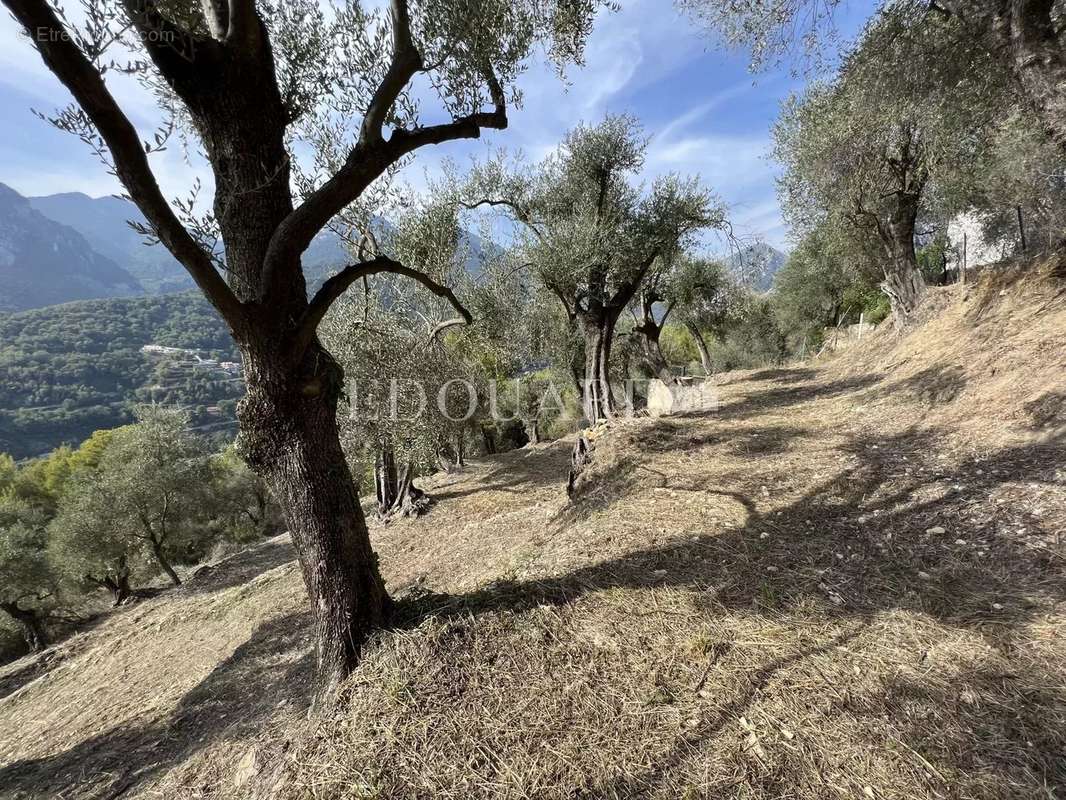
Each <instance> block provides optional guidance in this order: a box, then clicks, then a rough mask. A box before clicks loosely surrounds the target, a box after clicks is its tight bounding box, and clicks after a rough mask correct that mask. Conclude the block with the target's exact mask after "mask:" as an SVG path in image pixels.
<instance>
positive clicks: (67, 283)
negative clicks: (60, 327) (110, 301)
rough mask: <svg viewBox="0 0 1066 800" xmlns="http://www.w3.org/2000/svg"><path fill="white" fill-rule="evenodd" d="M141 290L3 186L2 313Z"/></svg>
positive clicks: (65, 229) (124, 273)
mask: <svg viewBox="0 0 1066 800" xmlns="http://www.w3.org/2000/svg"><path fill="white" fill-rule="evenodd" d="M143 291H144V289H143V288H142V287H141V285H140V283H139V282H138V281H137V280H136V278H134V277H133V276H132V275H131V274H130V273H129V272H127V271H126V270H124V269H122V267H120V266H119V264H118V263H116V262H115V261H114V260H113V259H111V258H108V257H106V256H103V255H101V254H100V253H98V252H97V251H96V250H94V249H93V247H92V246H91V245H90V244H89V242H88V241H86V239H85V237H84V236H82V235H81V234H80V233H79V232H78V231H77V230H76V229H74V228H71V227H68V226H67V225H63V224H61V223H58V222H56V221H55V220H53V219H49V218H48V217H47V216H45V215H44V214H42V213H40V212H39V211H37V210H36V209H35V208H34V207H33V206H32V205H31V204H30V202H29V201H28V200H27V199H26V198H24V197H23V196H22V195H20V194H19V193H18V192H16V191H15V190H14V189H11V188H10V187H8V186H5V185H4V184H2V183H0V311H20V310H23V309H28V308H37V307H40V306H47V305H54V304H56V303H66V302H70V301H71V300H87V299H92V298H97V297H122V296H128V295H136V294H141V293H143Z"/></svg>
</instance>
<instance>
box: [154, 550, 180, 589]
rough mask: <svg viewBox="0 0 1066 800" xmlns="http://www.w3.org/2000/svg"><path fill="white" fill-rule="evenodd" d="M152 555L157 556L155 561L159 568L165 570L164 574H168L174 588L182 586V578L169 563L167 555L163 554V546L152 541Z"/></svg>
mask: <svg viewBox="0 0 1066 800" xmlns="http://www.w3.org/2000/svg"><path fill="white" fill-rule="evenodd" d="M152 554H153V555H154V556H155V560H156V561H158V562H159V566H161V567H162V568H163V572H165V573H166V575H167V577H168V578H169V579H170V583H171V585H172V586H181V578H179V577H178V573H176V572H175V571H174V567H172V566H170V562H169V561H167V557H166V554H165V553H164V552H163V545H162V544H160V543H159V542H157V541H156V540H155V539H153V540H152Z"/></svg>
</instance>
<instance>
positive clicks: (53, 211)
mask: <svg viewBox="0 0 1066 800" xmlns="http://www.w3.org/2000/svg"><path fill="white" fill-rule="evenodd" d="M29 201H30V204H31V205H32V206H33V208H35V209H36V210H37V211H40V212H41V213H42V214H44V215H45V216H46V217H48V218H49V219H52V220H55V221H56V222H59V223H61V224H63V225H67V226H69V227H71V228H73V229H74V230H76V231H78V232H79V233H81V234H82V235H83V236H84V237H85V238H86V239H87V240H88V242H89V243H90V244H91V245H92V246H93V248H94V249H95V250H96V251H97V252H99V253H102V254H104V255H105V256H107V257H108V258H110V259H112V260H113V261H115V262H116V263H118V264H121V265H122V266H124V267H125V268H126V269H127V270H128V271H129V272H130V273H131V274H132V275H134V276H135V277H136V278H137V280H138V281H140V283H141V285H142V286H144V288H145V289H146V290H147V291H149V292H153V293H164V292H174V291H184V290H185V289H191V288H192V287H193V282H192V279H191V278H190V277H189V275H188V273H187V272H186V271H185V269H184V268H183V267H182V266H181V264H179V263H178V262H177V261H176V260H175V259H174V258H173V256H171V255H170V253H169V252H168V251H167V249H166V248H165V247H163V246H162V245H160V244H154V245H150V246H148V245H146V244H145V240H144V237H143V236H141V235H140V234H139V233H137V232H136V231H135V230H133V228H131V227H130V226H129V224H128V222H127V221H128V220H134V221H136V222H140V223H143V222H144V217H143V216H142V215H141V213H140V211H138V210H137V207H136V206H134V205H133V204H132V203H130V202H129V201H128V200H123V199H121V198H118V197H89V196H88V195H84V194H81V193H79V192H66V193H62V194H52V195H43V196H41V197H31V198H29ZM378 222H379V224H380V225H381V226H383V227H384V228H386V229H387V228H388V227H389V223H388V222H387V221H385V220H379V221H378ZM465 235H466V237H467V239H468V241H469V244H470V249H471V259H470V264H469V268H470V269H471V271H472V272H477V270H478V268H479V267H478V265H479V264H480V259H481V258H482V256H483V255H484V254H485V253H486V249H485V245H484V244H483V243H482V241H481V240H480V239H479V238H478V237H477V236H476V235H475V234H473V233H470V232H466V233H465ZM350 261H351V255H350V254H349V253H348V251H347V250H346V249H345V247H344V244H343V243H342V241H341V239H340V237H338V236H337V235H336V234H335V233H333V232H332V231H330V230H328V229H327V230H324V231H322V232H321V233H319V234H318V235H317V236H315V238H314V239H313V240H312V241H311V244H310V246H309V247H308V248H307V251H306V252H305V253H304V256H303V264H304V271H305V273H306V275H307V280H308V288H309V289H311V290H313V289H315V288H317V286H318V285H319V284H320V283H321V282H322V281H323V280H324V279H325V278H326V277H328V276H329V275H330V274H332V273H333V272H335V271H337V270H338V269H340V268H341V267H343V266H344V265H346V264H348V263H349V262H350Z"/></svg>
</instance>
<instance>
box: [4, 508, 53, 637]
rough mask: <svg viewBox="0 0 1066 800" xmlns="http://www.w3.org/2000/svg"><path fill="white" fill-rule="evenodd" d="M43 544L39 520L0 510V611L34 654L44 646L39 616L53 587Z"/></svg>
mask: <svg viewBox="0 0 1066 800" xmlns="http://www.w3.org/2000/svg"><path fill="white" fill-rule="evenodd" d="M46 541H47V539H46V536H45V530H44V524H43V519H41V518H39V517H37V518H35V515H33V514H27V513H22V514H20V513H15V512H14V511H13V510H12V509H10V508H0V610H3V611H4V613H6V614H7V615H8V616H9V617H10V618H11V619H12V620H13V621H14V622H15V624H16V625H17V626H18V628H19V630H20V631H21V632H22V636H23V638H24V639H25V640H26V644H27V645H28V646H29V648H30V650H32V651H34V652H37V651H39V650H43V649H44V648H45V647H46V646H47V645H48V637H47V635H46V633H45V629H44V622H43V619H42V616H43V612H44V611H45V607H44V603H45V602H46V601H47V600H48V599H49V598H51V597H52V596H53V593H54V591H55V586H56V576H55V573H54V572H53V570H52V565H51V562H50V561H49V559H48V553H47V550H46V547H45V543H46Z"/></svg>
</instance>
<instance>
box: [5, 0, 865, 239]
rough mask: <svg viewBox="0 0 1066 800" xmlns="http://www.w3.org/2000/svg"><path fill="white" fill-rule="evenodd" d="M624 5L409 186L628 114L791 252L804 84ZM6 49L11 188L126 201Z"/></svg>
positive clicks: (851, 19) (167, 169) (674, 160)
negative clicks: (781, 121) (790, 161)
mask: <svg viewBox="0 0 1066 800" xmlns="http://www.w3.org/2000/svg"><path fill="white" fill-rule="evenodd" d="M872 5H873V2H872V0H857V2H855V3H853V4H852V6H851V8H850V9H849V14H848V16H847V17H844V18H842V19H840V20H839V21H838V22H839V25H840V27H841V29H842V30H843V31H844V32H845V33H851V32H853V31H855V30H856V29H857V27H858V25H859V24H860V23H861V20H862V19H864V18H865V17H866V15H868V14H869V12H870V10H871V7H872ZM622 6H623V8H622V10H621V11H619V12H617V13H604V14H603V15H602V17H601V19H600V20H599V22H598V24H597V26H596V29H595V32H594V34H593V36H592V39H591V40H590V42H589V46H588V58H587V64H586V66H585V67H584V68H582V69H574V70H571V72H570V74H569V76H568V77H569V80H568V82H567V83H568V85H564V84H563V83H562V82H560V81H559V80H558V79H557V78H556V76H555V74H554V72H553V71H552V70H551V69H550V68H548V67H546V66H544V65H543V64H539V63H535V64H534V65H533V66H532V67H531V69H530V70H529V72H528V73H527V74H526V75H525V76H524V77H523V78H522V82H521V86H522V89H523V94H524V105H523V107H522V108H520V109H517V110H513V111H512V112H511V114H510V119H511V125H510V128H509V129H508V130H507V131H505V132H502V133H498V134H497V133H493V134H491V135H488V136H486V137H485V138H484V139H483V140H481V141H479V142H477V143H467V144H452V145H446V146H443V147H438V148H435V149H434V150H433V151H432V152H426V151H423V152H422V153H421V154H420V155H419V158H418V160H417V162H416V163H415V164H414V165H413V166H412V167H411V168H409V170H408V176H407V177H408V179H409V180H410V181H411V182H412V183H413V184H415V185H419V184H422V183H423V182H424V180H425V176H426V175H427V174H428V175H432V174H433V173H434V172H436V171H437V169H438V168H439V164H440V162H441V159H442V158H445V157H451V158H456V159H459V160H460V163H461V162H462V160H463V159H464V158H465V157H467V156H469V155H473V156H475V157H476V156H477V155H478V154H480V153H484V152H485V151H486V149H487V148H490V147H493V146H505V147H506V148H507V149H508V150H512V151H513V150H521V151H523V152H524V153H526V154H527V155H529V156H530V157H533V158H539V157H541V156H542V155H544V154H545V153H547V152H548V151H550V149H551V148H552V147H553V146H554V145H555V144H556V143H557V142H558V141H559V139H560V138H561V137H562V135H563V133H564V132H565V131H566V130H567V129H568V128H569V127H571V126H573V124H574V123H575V122H577V121H578V120H586V121H596V120H597V119H600V118H602V117H603V115H604V114H605V113H608V112H610V113H621V112H628V113H632V114H634V115H636V116H637V117H638V118H639V119H640V120H641V122H642V123H643V125H644V127H645V129H646V131H647V132H648V134H649V135H650V136H651V142H650V145H649V149H648V158H647V164H646V168H645V173H646V174H645V176H644V177H645V178H647V179H650V178H652V177H654V176H655V175H658V174H663V173H667V172H671V171H674V172H680V173H682V174H697V173H698V174H699V175H700V176H701V177H702V178H703V180H704V182H705V183H706V184H707V185H708V186H710V187H711V188H713V189H714V190H715V191H716V192H717V193H718V194H719V195H720V196H721V197H722V199H723V200H724V201H725V202H726V203H727V204H728V206H729V207H730V209H731V218H732V220H733V222H734V225H735V226H736V229H737V231H738V232H739V233H740V234H742V235H745V236H752V237H763V238H765V240H766V241H768V242H769V243H771V244H773V245H775V246H777V247H781V248H786V247H787V231H786V229H785V227H784V225H783V223H782V221H781V216H780V211H779V209H778V206H777V201H776V197H775V193H774V175H775V171H776V168H775V165H774V164H773V163H771V162H770V160H769V158H768V149H769V144H770V126H771V124H772V122H773V120H774V118H775V117H776V115H777V110H778V106H779V104H780V102H781V100H782V99H784V98H785V97H786V96H787V95H788V93H789V92H790V91H793V90H795V89H797V88H800V87H801V86H802V79H800V78H796V77H795V76H793V75H791V74H790V73H789V71H788V69H787V68H785V69H777V70H771V71H768V72H764V73H760V74H758V75H752V74H751V73H749V72H748V69H747V56H746V54H745V53H729V52H725V51H723V50H722V49H720V48H718V47H717V46H716V45H715V42H714V41H712V40H710V39H708V38H707V36H706V35H704V34H703V33H702V32H700V31H696V30H695V29H693V27H692V25H691V24H690V23H689V22H688V20H686V19H685V18H683V17H681V16H680V15H678V14H677V12H676V11H674V10H673V8H672V6H671V5H670V4H669V3H667V2H665V1H664V0H623V2H622ZM0 44H2V47H0V182H4V183H7V184H9V185H10V186H12V187H13V188H14V189H15V190H17V191H19V192H20V193H22V194H24V195H39V194H51V193H54V192H64V191H81V192H85V193H86V194H90V195H93V196H99V195H103V194H110V193H113V192H115V191H117V184H116V182H115V181H114V179H113V178H111V177H110V176H108V175H107V173H106V171H105V170H104V168H103V167H102V166H101V165H100V164H99V163H98V162H97V161H96V160H95V159H94V158H93V156H92V155H91V154H90V153H88V152H87V148H86V147H85V146H84V145H83V144H82V143H81V142H80V141H79V140H77V139H75V138H73V137H71V136H69V135H66V134H63V133H61V132H59V131H57V130H55V129H53V128H51V127H50V126H49V125H47V124H45V123H44V122H42V121H41V120H39V119H37V118H36V117H35V116H34V115H33V114H32V112H31V108H37V109H40V110H42V111H45V112H50V111H52V110H53V109H55V108H56V107H57V106H61V105H63V104H65V103H66V102H68V99H69V98H68V96H67V95H66V92H65V91H64V90H63V89H62V87H60V86H59V85H58V83H57V82H56V81H55V80H54V79H53V78H52V77H51V76H50V75H49V74H48V73H47V72H46V71H45V69H44V67H43V66H42V65H41V63H40V59H39V57H38V56H37V55H36V53H35V52H34V51H33V50H32V48H31V47H30V45H29V43H28V42H27V41H26V40H25V39H24V38H23V37H21V36H19V35H18V34H17V26H16V24H15V23H14V21H13V20H11V19H10V17H9V16H7V15H2V17H0ZM112 90H113V91H114V92H115V93H116V95H117V96H118V98H119V99H120V101H121V102H122V103H123V104H124V106H125V107H126V108H127V110H128V113H129V114H130V116H131V118H132V119H133V121H134V123H135V124H136V125H137V126H138V127H139V128H141V129H142V131H144V132H145V133H147V132H148V131H150V130H151V129H152V128H153V124H152V122H153V113H152V104H151V100H150V98H148V97H147V96H146V95H145V94H144V93H143V92H142V91H141V90H140V88H139V87H138V86H136V84H134V83H132V82H130V81H120V82H116V84H115V85H113V88H112ZM427 116H429V115H427ZM153 167H154V168H155V169H156V171H157V174H158V176H159V180H160V183H161V185H162V186H163V188H164V190H166V191H167V192H168V193H170V194H172V195H179V194H183V193H185V192H187V191H188V188H189V186H190V185H191V183H192V180H193V179H194V178H195V177H196V176H197V175H200V176H202V177H204V178H206V176H207V172H206V170H205V168H204V166H203V165H202V164H196V163H193V164H188V163H185V162H184V160H183V159H182V157H181V155H180V153H179V151H178V150H177V149H176V148H172V149H171V150H169V151H167V152H166V153H163V154H161V155H159V156H157V157H155V159H154V160H153Z"/></svg>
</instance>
